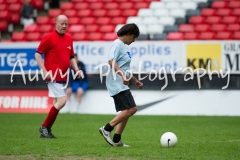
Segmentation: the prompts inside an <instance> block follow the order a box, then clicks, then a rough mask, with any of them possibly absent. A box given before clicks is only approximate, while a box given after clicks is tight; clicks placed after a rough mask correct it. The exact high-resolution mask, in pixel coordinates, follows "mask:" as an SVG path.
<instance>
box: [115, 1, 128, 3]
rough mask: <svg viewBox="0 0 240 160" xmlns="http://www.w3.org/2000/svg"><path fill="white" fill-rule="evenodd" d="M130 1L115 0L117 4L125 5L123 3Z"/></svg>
mask: <svg viewBox="0 0 240 160" xmlns="http://www.w3.org/2000/svg"><path fill="white" fill-rule="evenodd" d="M129 1H130V0H115V2H118V3H123V2H129Z"/></svg>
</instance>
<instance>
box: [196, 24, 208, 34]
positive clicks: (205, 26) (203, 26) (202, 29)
mask: <svg viewBox="0 0 240 160" xmlns="http://www.w3.org/2000/svg"><path fill="white" fill-rule="evenodd" d="M209 28H210V26H209V25H208V24H197V25H196V26H195V28H194V31H195V32H207V31H209Z"/></svg>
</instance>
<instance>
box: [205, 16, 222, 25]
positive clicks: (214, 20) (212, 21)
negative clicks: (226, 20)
mask: <svg viewBox="0 0 240 160" xmlns="http://www.w3.org/2000/svg"><path fill="white" fill-rule="evenodd" d="M220 21H221V18H220V17H219V16H209V17H206V19H205V23H208V24H216V23H220Z"/></svg>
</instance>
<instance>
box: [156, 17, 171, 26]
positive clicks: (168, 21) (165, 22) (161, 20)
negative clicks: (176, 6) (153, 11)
mask: <svg viewBox="0 0 240 160" xmlns="http://www.w3.org/2000/svg"><path fill="white" fill-rule="evenodd" d="M157 23H158V24H161V25H163V26H167V25H174V23H175V18H173V17H160V18H159V19H157Z"/></svg>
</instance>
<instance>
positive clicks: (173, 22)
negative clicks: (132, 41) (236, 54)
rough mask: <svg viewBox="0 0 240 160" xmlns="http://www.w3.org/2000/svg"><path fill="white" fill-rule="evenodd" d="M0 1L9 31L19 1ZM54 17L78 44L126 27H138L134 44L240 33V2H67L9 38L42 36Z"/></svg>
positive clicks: (3, 26) (38, 4) (38, 5)
mask: <svg viewBox="0 0 240 160" xmlns="http://www.w3.org/2000/svg"><path fill="white" fill-rule="evenodd" d="M0 1H1V6H0V20H1V22H0V31H2V32H12V31H11V30H10V31H9V28H10V27H9V25H12V24H18V23H20V16H19V14H18V12H17V11H19V9H20V7H21V4H22V3H23V0H0ZM31 4H32V5H33V6H34V8H35V9H38V10H41V9H43V7H44V0H38V1H34V0H31ZM59 14H65V15H67V16H68V17H69V29H68V31H69V33H70V34H71V35H72V36H73V37H74V38H73V39H74V40H79V41H81V40H89V41H91V40H106V41H108V40H109V41H110V40H114V39H115V38H116V33H115V32H116V31H117V30H118V29H119V28H120V26H122V25H123V24H126V23H136V24H137V25H138V26H139V28H140V32H141V35H140V37H139V38H138V40H198V39H201V40H214V39H217V40H228V39H239V32H240V25H239V22H240V1H239V0H101V1H100V0H72V1H70V2H69V1H64V2H62V3H61V6H60V8H59V9H49V10H48V15H47V16H42V15H41V16H38V17H37V18H36V25H31V26H30V28H32V29H33V28H34V27H35V29H33V31H29V28H28V29H26V30H23V31H22V32H23V33H22V34H26V35H25V36H22V35H20V34H14V32H13V33H12V38H11V40H12V41H18V40H19V41H23V40H26V41H28V40H31V38H30V39H29V38H22V37H29V36H28V35H27V33H29V32H38V33H39V34H40V35H41V36H40V37H42V36H43V35H45V34H46V33H47V32H49V31H51V30H53V29H54V23H53V22H54V21H55V17H56V16H57V15H59ZM3 20H4V21H3ZM50 25H52V26H53V27H51V26H50ZM16 32H17V33H18V32H19V31H16ZM82 32H84V33H86V34H83V33H82ZM77 33H78V34H77ZM94 34H95V36H94ZM17 35H19V36H20V38H19V39H18V38H16V36H17ZM36 35H37V34H36ZM77 35H79V36H80V37H79V38H78V37H77ZM13 36H15V37H14V38H13ZM30 37H31V36H30ZM38 37H39V36H38ZM36 40H37V38H36Z"/></svg>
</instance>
